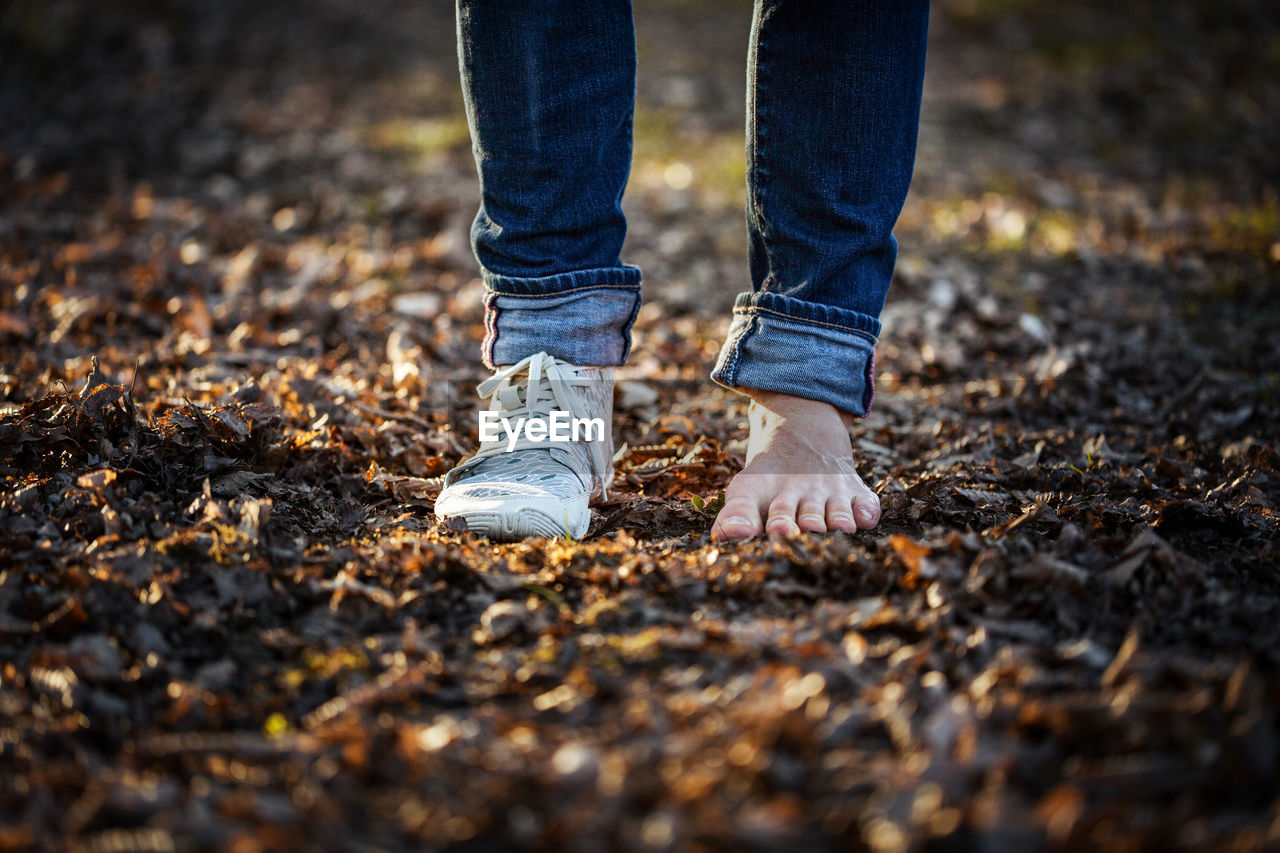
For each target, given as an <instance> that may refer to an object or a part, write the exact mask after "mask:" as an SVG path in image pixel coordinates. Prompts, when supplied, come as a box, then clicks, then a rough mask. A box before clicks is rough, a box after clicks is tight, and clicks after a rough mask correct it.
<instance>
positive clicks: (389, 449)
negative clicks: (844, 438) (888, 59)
mask: <svg viewBox="0 0 1280 853" xmlns="http://www.w3.org/2000/svg"><path fill="white" fill-rule="evenodd" d="M742 5H743V4H740V3H730V2H710V1H709V0H708V2H690V0H654V2H647V0H642V2H640V3H638V8H637V12H636V13H637V19H638V25H639V29H640V47H641V79H640V85H639V90H640V106H639V112H638V114H637V121H636V128H637V141H636V159H635V168H634V170H633V180H632V184H631V187H630V189H629V194H628V198H627V201H626V206H627V210H628V213H629V216H630V219H631V234H630V236H629V238H628V241H629V242H628V249H627V259H628V260H630V261H632V262H635V263H638V264H640V265H641V266H643V267H644V269H645V271H646V281H647V285H646V286H647V291H646V299H647V302H648V304H647V305H646V307H645V308H644V309H643V310H642V312H641V315H640V318H639V321H638V324H637V335H636V345H635V354H634V355H635V357H634V359H633V362H632V365H631V367H630V369H629V373H628V375H627V377H626V379H625V381H624V382H623V383H622V385H621V386H620V391H619V394H618V400H617V406H618V417H619V424H618V437H619V440H620V441H623V440H625V441H626V442H627V450H626V451H625V453H624V455H623V457H622V459H621V461H620V465H619V468H620V474H619V480H618V483H617V484H616V488H615V491H614V493H613V494H611V497H610V501H609V502H608V503H606V504H604V505H602V506H600V507H598V508H597V509H598V512H597V515H596V517H595V522H594V524H593V527H592V531H591V534H590V535H589V536H588V537H587V538H586V539H585V540H583V541H577V542H575V541H570V540H567V539H564V540H557V541H548V540H529V541H526V542H523V543H519V544H511V545H491V544H488V543H486V542H483V541H477V540H476V539H474V538H473V537H471V536H470V535H469V534H467V533H465V532H459V531H455V530H448V529H441V528H439V527H438V526H437V525H436V523H435V521H434V519H433V517H432V497H433V495H434V494H435V493H436V491H437V490H438V488H439V483H438V480H437V479H436V478H437V477H438V476H439V475H440V474H442V473H443V472H444V471H445V470H447V469H448V468H449V467H450V466H451V465H453V464H454V463H456V462H457V461H458V460H459V459H460V458H461V457H462V456H463V454H465V453H466V452H467V451H468V449H469V447H470V445H471V443H472V436H473V435H474V412H472V411H470V410H469V405H470V404H469V403H468V401H467V398H466V396H465V394H463V393H462V391H463V390H465V388H466V387H467V386H468V385H469V384H470V383H473V382H474V381H476V380H477V379H478V378H480V376H481V373H480V370H479V365H478V363H477V361H478V359H477V351H478V346H477V344H478V341H479V339H480V338H481V336H482V334H483V324H482V315H481V297H482V291H481V288H480V286H479V284H478V281H477V280H476V270H475V266H474V262H473V261H472V259H471V258H470V255H469V250H468V248H467V234H466V232H467V226H468V224H469V221H470V218H471V216H472V214H473V211H474V206H475V187H474V171H473V168H472V165H471V161H470V151H469V145H468V139H467V135H466V125H465V121H464V120H463V118H462V114H461V99H460V96H459V94H458V89H457V78H456V65H455V60H454V58H453V25H452V10H451V8H450V5H449V4H448V3H446V2H442V0H421V2H415V3H400V2H393V0H364V2H361V3H348V2H341V0H307V2H285V0H254V2H249V1H248V0H226V2H218V3H196V2H190V1H189V0H174V2H160V0H128V2H120V3H111V4H95V3H90V2H82V0H67V1H66V2H60V3H43V2H37V0H15V2H11V3H9V4H7V5H5V6H3V8H0V57H2V59H0V395H2V397H3V410H2V411H0V850H18V849H27V848H33V847H43V848H66V849H84V850H101V851H108V850H157V851H159V850H174V849H181V850H186V849H197V850H234V851H249V850H258V849H294V848H310V849H322V848H345V849H361V850H417V849H435V848H441V847H446V846H451V845H452V846H458V847H461V848H465V849H494V848H504V847H536V848H550V847H556V848H562V849H572V850H597V849H623V850H642V849H643V850H667V849H671V850H674V849H682V850H684V849H687V850H710V849H722V848H725V847H729V846H735V847H738V848H742V849H813V850H822V849H853V850H861V849H868V850H874V851H883V853H895V851H905V850H910V849H929V850H968V849H975V850H1024V849H1038V848H1050V849H1075V848H1078V847H1081V846H1086V845H1087V846H1093V847H1101V848H1105V849H1114V850H1170V849H1221V850H1253V849H1260V848H1263V847H1266V846H1273V845H1276V844H1280V796H1278V794H1277V792H1278V791H1280V720H1278V719H1277V712H1278V711H1280V675H1278V670H1277V666H1278V665H1280V576H1278V574H1277V544H1276V542H1277V538H1278V537H1277V533H1278V532H1280V530H1278V527H1280V524H1278V522H1277V510H1278V509H1280V503H1278V501H1280V460H1278V459H1277V447H1276V433H1277V430H1276V423H1277V418H1280V390H1278V383H1277V372H1278V371H1280V346H1278V345H1277V342H1276V337H1275V329H1276V321H1277V319H1278V316H1277V315H1278V314H1280V311H1278V309H1277V300H1276V283H1277V271H1278V269H1280V196H1278V195H1277V188H1278V187H1280V160H1277V158H1276V156H1275V152H1276V151H1277V150H1280V119H1278V118H1277V117H1278V116H1280V82H1278V81H1280V41H1278V40H1277V35H1276V34H1277V33H1278V32H1280V26H1278V25H1280V16H1278V15H1277V10H1276V9H1275V7H1274V6H1272V5H1270V4H1265V3H1261V2H1256V3H1255V2H1247V0H1220V2H1217V3H1212V4H1211V3H1203V2H1189V0H1175V2H1170V3H1156V2H1146V0H1144V2H1137V3H1133V4H1115V3H1103V2H1100V0H1087V2H1080V3H1071V4H1057V5H1051V4H1042V3H1036V4H1033V3H1028V2H1020V0H1013V2H1008V0H1004V1H1003V2H995V0H949V1H948V2H943V3H938V4H935V10H934V20H933V31H932V45H931V54H930V68H929V78H928V83H927V91H926V105H925V115H924V120H923V124H922V136H921V149H920V157H919V162H918V168H917V176H916V182H915V185H914V188H913V193H912V197H911V199H910V200H909V202H908V205H907V208H906V210H905V211H904V214H903V218H902V221H901V223H900V226H899V229H898V234H899V238H900V240H901V244H902V250H903V251H902V256H901V260H900V264H899V275H898V280H897V281H896V283H895V289H894V292H893V294H892V295H891V298H890V305H889V307H888V309H887V311H886V315H885V317H884V319H885V323H886V333H885V336H884V338H883V340H882V341H881V345H880V351H879V361H878V363H879V368H878V370H879V373H878V377H877V380H878V389H877V390H878V393H877V398H876V407H875V410H874V412H873V414H872V415H871V416H870V417H869V418H868V419H867V420H866V421H865V422H864V423H863V424H862V425H861V426H860V427H859V428H858V429H857V432H856V434H855V446H856V449H857V453H858V456H859V460H858V461H859V463H860V465H861V468H862V470H863V471H864V472H865V474H866V476H867V477H868V478H869V480H870V481H871V482H873V483H874V484H875V487H876V488H877V490H878V491H879V493H880V495H881V499H882V502H883V504H884V508H885V521H884V523H883V524H882V525H881V527H880V529H878V530H877V531H875V532H874V533H868V534H861V535H858V536H855V537H849V536H845V535H843V534H835V535H829V536H815V535H806V536H800V537H797V538H794V539H791V540H786V541H773V542H770V541H764V540H757V541H752V542H748V543H743V544H733V545H719V546H717V545H714V544H712V543H710V542H709V540H708V536H707V534H708V530H709V527H710V519H711V516H712V515H713V513H714V506H715V497H716V495H717V493H718V492H719V490H720V489H721V488H723V485H724V483H725V481H726V479H727V477H728V476H729V475H730V474H731V473H732V472H733V471H735V470H736V469H737V468H738V467H740V466H741V464H742V452H743V438H744V435H745V432H744V424H743V416H744V408H743V406H742V404H741V402H740V401H739V400H738V399H737V398H735V397H733V396H732V395H730V394H727V393H726V392H723V391H722V390H719V389H716V388H713V387H711V386H709V384H708V383H707V382H706V381H705V376H706V373H707V371H708V370H709V368H710V366H711V363H712V361H713V359H714V355H715V353H716V350H717V348H718V346H719V342H720V340H721V338H722V336H723V333H724V331H725V329H726V328H727V323H728V317H727V313H728V312H727V308H728V307H729V306H730V304H731V302H732V299H733V296H734V294H735V293H736V292H737V291H739V290H741V289H744V287H745V236H744V229H743V226H742V224H741V218H742V217H741V206H742V199H743V189H742V178H743V164H742V141H741V131H740V129H739V128H740V123H741V110H742V102H743V95H742V88H743V86H742V76H743V75H742V67H741V66H742V61H743V56H744V54H745V40H746V32H747V27H748V23H749V22H748V17H749V15H748V10H746V9H744V8H740V7H741V6H742Z"/></svg>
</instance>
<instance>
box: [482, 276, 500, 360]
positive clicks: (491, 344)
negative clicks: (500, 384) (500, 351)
mask: <svg viewBox="0 0 1280 853" xmlns="http://www.w3.org/2000/svg"><path fill="white" fill-rule="evenodd" d="M500 295H501V294H498V293H494V292H492V291H491V292H489V293H488V294H486V296H485V298H484V308H485V311H484V331H485V335H484V344H483V346H482V352H481V360H482V361H483V362H484V363H485V366H486V367H489V368H490V369H492V368H493V367H494V366H495V365H494V363H493V353H494V351H495V349H496V347H497V345H498V310H499V309H498V297H499V296H500Z"/></svg>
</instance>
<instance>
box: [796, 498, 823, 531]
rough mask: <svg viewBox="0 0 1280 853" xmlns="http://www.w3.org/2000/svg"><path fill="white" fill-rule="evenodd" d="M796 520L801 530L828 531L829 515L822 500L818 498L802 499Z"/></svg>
mask: <svg viewBox="0 0 1280 853" xmlns="http://www.w3.org/2000/svg"><path fill="white" fill-rule="evenodd" d="M796 522H797V523H798V524H799V525H800V529H801V530H807V531H809V532H811V533H826V532H827V516H826V510H825V507H824V506H823V503H822V501H820V500H818V499H816V498H805V499H804V500H802V501H800V508H799V509H798V510H797V511H796Z"/></svg>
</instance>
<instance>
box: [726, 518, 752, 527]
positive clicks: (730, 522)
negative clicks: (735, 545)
mask: <svg viewBox="0 0 1280 853" xmlns="http://www.w3.org/2000/svg"><path fill="white" fill-rule="evenodd" d="M720 526H721V527H750V526H751V524H750V522H748V521H747V520H746V519H745V518H738V517H737V516H733V517H732V518H726V519H725V520H724V521H722V522H720Z"/></svg>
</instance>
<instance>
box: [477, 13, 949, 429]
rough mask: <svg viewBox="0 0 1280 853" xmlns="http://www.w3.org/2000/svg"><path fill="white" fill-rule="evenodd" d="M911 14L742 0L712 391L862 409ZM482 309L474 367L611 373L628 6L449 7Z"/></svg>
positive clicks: (624, 270)
mask: <svg viewBox="0 0 1280 853" xmlns="http://www.w3.org/2000/svg"><path fill="white" fill-rule="evenodd" d="M928 16H929V6H928V2H927V0H756V4H755V14H754V18H753V22H752V30H751V44H750V52H749V57H748V70H747V76H748V81H747V91H748V101H747V190H748V193H747V228H748V232H749V237H750V252H749V262H750V263H749V266H750V274H751V290H750V291H749V292H744V293H740V294H739V295H738V297H737V300H736V303H735V305H734V309H733V313H734V318H733V323H732V325H731V327H730V329H729V335H728V339H727V340H726V341H725V344H724V346H723V348H722V349H721V352H720V358H719V360H718V362H717V364H716V366H715V369H714V370H713V372H712V374H711V376H712V378H713V379H714V380H715V381H716V382H718V383H720V384H722V385H725V386H727V387H731V388H738V389H757V390H761V391H778V392H782V393H786V394H792V395H795V396H799V397H805V398H808V399H813V400H821V401H824V402H827V403H830V404H832V405H833V406H835V407H836V408H838V409H840V410H842V411H845V412H849V413H851V414H854V415H865V414H866V413H867V410H868V408H869V406H870V405H871V397H872V369H873V365H874V352H875V343H876V338H877V336H878V335H879V333H880V321H879V319H878V318H879V315H880V311H881V309H882V308H883V307H884V300H885V296H886V294H887V293H888V290H889V283H890V280H891V279H892V277H893V266H894V261H895V259H896V257H897V242H896V240H895V239H894V236H893V225H894V222H895V221H896V220H897V218H898V214H899V213H900V212H901V210H902V204H903V201H904V199H905V198H906V194H907V188H908V186H909V185H910V182H911V172H912V168H913V164H914V160H915V147H916V132H917V127H918V124H919V115H920V92H921V84H922V81H923V77H924V58H925V37H926V31H927V28H928ZM457 23H458V52H459V62H460V65H461V69H462V83H463V92H464V95H465V98H466V105H467V118H468V121H469V122H470V126H471V137H472V141H473V147H474V151H475V157H476V164H477V168H478V171H479V176H480V191H481V206H480V212H479V213H478V214H477V216H476V219H475V223H474V225H473V227H472V233H471V237H472V246H473V248H474V249H475V254H476V258H477V260H478V261H479V263H480V267H481V272H482V275H483V278H484V282H485V285H486V289H487V292H488V296H487V302H486V308H487V312H486V325H487V330H488V334H487V336H486V339H485V344H484V359H485V362H486V363H487V364H488V365H489V366H491V367H492V366H494V365H500V364H512V363H514V362H516V361H519V360H520V359H522V358H524V357H525V356H528V355H531V354H532V353H535V352H538V351H539V350H544V351H546V352H547V353H549V354H551V355H553V356H556V357H558V358H563V359H566V360H568V361H570V362H573V363H574V364H579V365H595V366H610V365H620V364H622V363H623V362H624V361H625V360H626V358H627V354H628V351H629V349H630V345H631V344H630V329H631V325H632V323H633V322H634V320H635V316H636V312H637V311H638V310H639V307H640V270H638V269H637V268H635V267H632V266H628V265H626V264H624V263H622V260H621V257H620V255H621V250H622V241H623V237H624V235H625V233H626V221H625V219H624V218H623V214H622V208H621V199H622V193H623V189H624V188H625V186H626V183H627V176H628V173H629V170H630V164H631V129H632V118H633V115H634V109H635V72H636V51H635V32H634V28H633V24H632V16H631V4H630V0H538V2H533V1H532V0H457Z"/></svg>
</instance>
